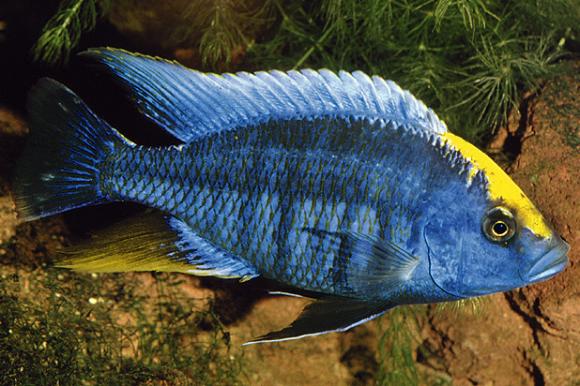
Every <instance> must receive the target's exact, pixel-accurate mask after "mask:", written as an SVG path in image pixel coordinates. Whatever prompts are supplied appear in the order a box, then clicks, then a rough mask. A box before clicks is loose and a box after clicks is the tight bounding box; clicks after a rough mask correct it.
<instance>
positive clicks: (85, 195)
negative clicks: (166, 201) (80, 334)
mask: <svg viewBox="0 0 580 386" xmlns="http://www.w3.org/2000/svg"><path fill="white" fill-rule="evenodd" d="M27 107H28V113H29V125H30V130H31V135H30V138H29V139H28V143H27V145H26V147H25V149H24V153H23V154H22V156H21V158H20V160H19V162H18V166H17V169H16V176H15V180H14V196H15V201H16V208H17V210H18V212H19V215H20V217H21V218H22V219H23V220H25V221H29V220H34V219H37V218H41V217H46V216H50V215H53V214H56V213H60V212H64V211H67V210H70V209H74V208H79V207H82V206H86V205H91V204H96V203H99V202H104V201H106V200H107V198H106V196H105V195H104V194H103V193H102V192H101V190H100V186H99V180H100V179H99V164H100V163H101V162H102V161H103V160H104V159H105V157H106V155H107V153H108V152H110V151H112V149H113V147H114V145H115V143H118V144H122V143H125V144H129V142H128V141H127V140H126V139H125V138H123V137H122V136H121V135H120V134H119V133H118V132H117V131H116V130H115V129H113V128H112V127H111V126H109V125H108V124H107V123H106V122H105V121H103V120H102V119H100V118H98V117H97V116H96V115H95V114H94V113H93V112H92V111H91V110H90V109H89V108H88V107H87V105H86V104H85V103H84V102H83V101H82V100H81V99H80V98H79V97H78V96H76V95H75V94H74V93H73V92H72V91H71V90H69V89H68V88H67V87H65V86H64V85H62V84H60V83H58V82H57V81H55V80H52V79H48V78H44V79H41V80H40V81H39V82H38V83H37V85H36V86H35V87H34V88H33V89H32V91H31V92H30V95H29V99H28V106H27Z"/></svg>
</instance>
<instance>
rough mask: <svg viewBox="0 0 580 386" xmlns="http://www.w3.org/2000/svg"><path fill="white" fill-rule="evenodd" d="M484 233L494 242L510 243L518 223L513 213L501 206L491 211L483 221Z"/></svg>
mask: <svg viewBox="0 0 580 386" xmlns="http://www.w3.org/2000/svg"><path fill="white" fill-rule="evenodd" d="M483 233H484V234H485V236H486V237H487V238H488V239H489V240H491V241H494V242H499V243H505V242H507V241H509V240H510V239H511V238H512V237H513V236H514V234H515V233H516V222H515V220H514V217H513V215H512V213H511V212H510V211H509V210H508V209H506V208H504V207H501V206H496V207H495V208H492V209H490V210H489V211H488V212H487V213H486V214H485V217H484V219H483Z"/></svg>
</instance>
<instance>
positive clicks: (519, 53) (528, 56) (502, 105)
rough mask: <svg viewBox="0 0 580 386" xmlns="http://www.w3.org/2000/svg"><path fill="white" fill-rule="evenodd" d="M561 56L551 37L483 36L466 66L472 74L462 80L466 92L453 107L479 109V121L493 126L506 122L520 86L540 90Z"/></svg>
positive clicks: (516, 104) (515, 106)
mask: <svg viewBox="0 0 580 386" xmlns="http://www.w3.org/2000/svg"><path fill="white" fill-rule="evenodd" d="M558 57H559V52H558V50H557V48H553V46H551V45H550V38H549V37H530V38H512V39H504V40H499V39H497V40H496V41H493V40H492V39H491V38H489V37H482V38H481V42H480V46H479V47H477V48H476V53H475V55H473V56H472V57H471V58H470V59H469V62H468V63H469V64H468V65H467V66H466V69H467V72H468V73H469V75H467V76H466V77H465V78H464V79H463V80H462V81H461V82H460V83H459V84H460V85H461V86H462V87H463V88H464V90H465V92H466V95H465V97H464V98H463V100H462V101H461V102H459V103H457V104H456V105H455V106H454V107H460V108H462V109H464V108H467V109H469V110H471V111H478V114H477V120H478V122H480V123H483V124H485V125H488V126H490V127H493V126H494V125H495V124H496V123H497V122H498V121H499V122H500V123H503V122H505V121H507V117H508V113H509V111H510V109H512V108H517V106H518V102H519V93H520V90H521V89H522V88H523V89H527V90H530V91H532V92H534V91H535V90H537V89H538V88H539V85H540V84H539V81H540V79H541V78H542V77H544V76H546V75H547V74H548V73H550V72H551V70H552V68H551V67H552V65H553V63H554V61H555V60H556V59H557V58H558Z"/></svg>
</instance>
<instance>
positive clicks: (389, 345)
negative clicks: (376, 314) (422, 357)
mask: <svg viewBox="0 0 580 386" xmlns="http://www.w3.org/2000/svg"><path fill="white" fill-rule="evenodd" d="M418 309H419V307H417V306H416V307H397V308H395V309H394V310H392V311H390V312H389V313H388V314H387V315H385V316H384V317H383V318H381V319H379V321H377V325H378V327H379V334H380V339H379V342H378V357H379V358H378V359H379V361H378V362H379V369H378V373H377V377H376V384H377V385H381V386H382V385H385V386H387V385H418V384H419V383H420V380H421V374H420V373H419V370H418V369H417V366H416V363H415V359H414V357H413V351H414V346H416V344H414V343H418V342H419V339H418V326H419V322H418V314H417V313H416V310H418ZM423 309H424V308H423ZM385 322H386V323H385Z"/></svg>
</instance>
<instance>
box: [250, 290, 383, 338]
mask: <svg viewBox="0 0 580 386" xmlns="http://www.w3.org/2000/svg"><path fill="white" fill-rule="evenodd" d="M393 307H394V306H393V305H389V304H383V303H369V302H365V301H362V300H355V299H346V298H328V299H321V300H318V301H316V302H314V303H312V304H309V305H308V306H306V308H304V310H303V311H302V313H301V314H300V316H299V317H298V319H296V320H295V321H294V322H292V324H291V325H290V326H288V327H286V328H284V329H282V330H280V331H275V332H271V333H269V334H266V335H264V336H262V337H259V338H257V339H255V340H252V341H250V342H246V343H244V345H249V344H254V343H265V342H280V341H284V340H291V339H300V338H304V337H307V336H315V335H322V334H327V333H329V332H339V331H346V330H349V329H351V328H353V327H355V326H358V325H359V324H362V323H364V322H366V321H368V320H371V319H374V318H376V317H378V316H380V315H382V314H384V313H385V312H387V311H388V310H389V309H391V308H393Z"/></svg>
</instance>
